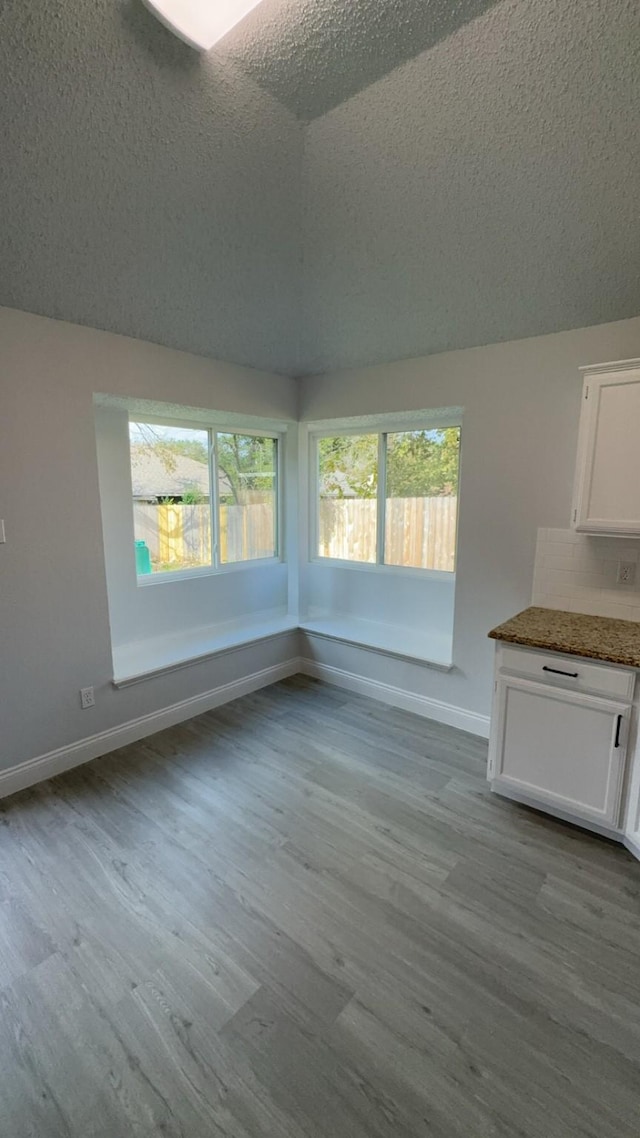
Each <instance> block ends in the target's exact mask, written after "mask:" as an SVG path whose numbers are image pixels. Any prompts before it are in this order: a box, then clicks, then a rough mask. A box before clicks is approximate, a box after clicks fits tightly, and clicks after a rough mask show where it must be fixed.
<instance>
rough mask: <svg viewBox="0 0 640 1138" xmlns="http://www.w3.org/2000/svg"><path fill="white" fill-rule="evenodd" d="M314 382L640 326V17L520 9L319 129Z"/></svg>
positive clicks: (457, 41)
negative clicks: (576, 331) (607, 325)
mask: <svg viewBox="0 0 640 1138" xmlns="http://www.w3.org/2000/svg"><path fill="white" fill-rule="evenodd" d="M304 180H305V190H304V198H305V223H304V263H305V265H306V266H307V274H306V319H305V321H304V329H305V336H306V339H305V344H304V351H303V358H304V361H305V365H306V367H307V368H308V370H309V371H313V372H323V371H327V370H330V369H333V368H340V367H350V366H357V365H360V364H363V363H379V362H383V361H385V360H392V359H398V358H400V357H408V356H423V355H427V354H431V353H434V352H442V351H447V350H449V349H453V348H464V347H471V346H474V345H478V344H487V343H494V342H498V341H501V340H510V339H518V338H520V337H527V336H536V335H540V334H543V333H548V332H556V331H560V330H563V329H567V328H576V327H581V326H585V325H589V324H598V323H603V322H605V321H610V320H616V319H622V318H624V317H629V316H635V315H637V314H638V313H639V312H640V210H639V203H640V4H639V3H638V0H504V2H503V3H500V4H498V5H496V6H494V7H492V8H489V9H487V11H486V12H485V13H484V14H483V15H482V16H480V17H479V18H478V19H476V20H474V21H473V23H470V24H466V25H464V26H463V27H461V28H459V29H458V31H457V32H455V33H454V34H453V35H451V36H449V38H448V39H446V40H442V41H440V42H439V43H437V44H435V45H434V46H433V47H432V48H431V49H430V50H429V51H427V52H424V53H423V54H422V55H420V56H419V57H417V58H416V59H414V60H411V61H410V62H408V63H406V64H405V65H404V66H403V67H400V68H398V69H396V70H395V71H393V72H392V73H391V74H389V75H387V76H386V77H384V78H383V79H381V80H380V81H379V82H378V83H376V84H374V85H373V86H370V87H368V88H367V89H366V90H364V91H362V92H361V93H360V94H358V95H356V96H354V98H352V99H351V100H349V102H347V103H344V104H342V105H341V106H339V107H337V108H335V109H334V110H333V111H331V112H330V113H329V114H327V115H325V116H324V117H323V118H320V119H316V120H315V121H314V122H312V123H311V124H310V125H309V127H308V128H307V132H306V138H305V164H304Z"/></svg>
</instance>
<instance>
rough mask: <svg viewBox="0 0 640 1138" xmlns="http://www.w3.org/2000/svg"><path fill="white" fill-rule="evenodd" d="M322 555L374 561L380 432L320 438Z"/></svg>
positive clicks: (319, 484)
mask: <svg viewBox="0 0 640 1138" xmlns="http://www.w3.org/2000/svg"><path fill="white" fill-rule="evenodd" d="M318 487H319V504H318V523H319V530H318V536H319V541H318V556H320V557H336V558H340V559H341V560H344V561H367V562H370V563H372V564H375V561H376V555H377V549H376V542H377V534H378V503H377V495H378V435H337V436H335V437H334V438H323V439H319V440H318Z"/></svg>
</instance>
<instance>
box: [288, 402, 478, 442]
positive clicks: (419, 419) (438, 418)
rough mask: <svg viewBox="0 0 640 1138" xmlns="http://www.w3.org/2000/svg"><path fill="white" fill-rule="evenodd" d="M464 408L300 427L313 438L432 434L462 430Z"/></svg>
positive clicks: (343, 418) (385, 413)
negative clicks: (398, 433) (412, 433)
mask: <svg viewBox="0 0 640 1138" xmlns="http://www.w3.org/2000/svg"><path fill="white" fill-rule="evenodd" d="M463 415H464V407H426V408H425V407H422V408H420V409H419V410H416V411H378V412H376V413H375V414H374V415H346V416H345V415H341V416H340V417H339V418H337V419H303V420H301V421H300V426H301V427H303V428H304V430H305V431H306V432H307V433H308V434H310V435H323V434H324V435H350V434H360V433H361V431H364V433H365V434H374V435H375V434H381V433H382V432H384V431H386V432H387V433H388V432H391V433H393V432H395V431H402V430H405V429H406V430H409V431H414V430H424V431H432V430H438V429H439V428H441V427H442V428H444V427H460V428H462V417H463Z"/></svg>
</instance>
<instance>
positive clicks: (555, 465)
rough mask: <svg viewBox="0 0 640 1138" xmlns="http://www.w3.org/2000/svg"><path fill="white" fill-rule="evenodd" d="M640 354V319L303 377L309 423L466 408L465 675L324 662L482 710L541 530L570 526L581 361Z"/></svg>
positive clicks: (329, 655)
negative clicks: (501, 627) (505, 623)
mask: <svg viewBox="0 0 640 1138" xmlns="http://www.w3.org/2000/svg"><path fill="white" fill-rule="evenodd" d="M639 354H640V317H639V318H635V319H632V320H625V321H619V322H616V323H613V324H604V325H600V326H598V327H594V328H585V329H579V330H577V331H573V332H562V333H558V334H556V335H552V336H544V337H538V338H535V339H529V340H519V341H512V342H510V343H506V344H498V345H492V346H490V347H483V348H472V349H469V350H467V351H461V352H448V353H445V354H443V355H438V356H430V357H425V358H423V359H414V360H406V361H402V362H399V363H393V364H385V365H381V366H377V367H370V368H362V369H358V370H353V371H343V372H334V373H331V374H328V375H324V376H321V377H313V378H309V379H305V380H303V381H301V391H300V413H301V418H302V419H303V420H305V421H306V420H315V419H327V418H335V417H340V416H349V415H364V414H379V413H382V412H385V411H386V412H390V411H400V410H402V411H410V410H415V409H418V408H423V407H438V406H449V405H452V404H456V405H460V406H462V407H463V408H464V419H463V437H462V463H461V485H460V517H459V531H458V568H457V580H456V611H455V628H454V645H453V658H454V665H455V667H454V670H453V671H452V672H451V673H449V674H443V673H440V672H436V671H434V670H432V669H428V668H425V667H422V666H417V665H413V664H405V663H402V662H399V661H393V660H390V659H388V658H383V657H380V656H377V655H376V654H375V653H371V652H363V651H361V650H360V649H357V648H352V647H348V646H344V645H336V644H331V643H330V642H328V641H320V640H319V639H318V638H308V643H307V649H306V651H307V654H308V653H313V655H314V657H315V658H316V659H317V660H320V661H322V662H324V663H326V664H329V665H332V666H334V667H339V668H342V669H344V670H346V671H351V672H355V673H357V674H359V675H362V676H367V677H369V678H371V679H376V680H381V681H383V682H385V683H388V684H391V685H393V686H398V687H402V688H405V689H406V690H409V691H413V692H415V693H417V694H421V695H425V696H428V697H429V698H432V699H437V700H440V701H443V702H445V703H449V704H452V705H454V706H457V707H462V708H464V709H465V710H468V711H472V712H474V713H477V714H480V715H488V714H489V707H490V689H491V664H492V648H493V646H492V644H491V643H490V642H489V641H488V640H487V632H488V631H489V629H490V628H491V627H493V626H494V625H496V624H497V623H499V622H500V621H502V620H504V619H506V618H507V617H509V616H511V615H513V614H514V613H516V612H518V611H519V610H520V609H523V608H525V607H526V606H527V605H528V604H530V600H531V586H532V577H533V566H534V554H535V545H536V534H537V529H538V527H539V526H547V527H551V526H555V527H561V526H566V525H568V524H569V515H570V508H571V494H572V484H573V472H574V463H575V451H576V442H577V430H578V417H579V412H580V392H581V389H582V380H581V377H580V375H579V374H578V370H577V369H578V367H579V366H580V365H581V364H589V363H597V362H599V361H603V360H616V359H624V358H629V357H632V356H637V355H639Z"/></svg>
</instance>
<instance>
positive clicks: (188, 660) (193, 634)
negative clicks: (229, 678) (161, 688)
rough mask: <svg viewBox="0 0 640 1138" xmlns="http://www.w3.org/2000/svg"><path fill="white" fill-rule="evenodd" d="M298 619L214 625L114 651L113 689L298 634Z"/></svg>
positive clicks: (270, 619)
mask: <svg viewBox="0 0 640 1138" xmlns="http://www.w3.org/2000/svg"><path fill="white" fill-rule="evenodd" d="M298 627H299V625H298V620H297V618H296V617H293V616H288V615H285V616H275V617H270V618H266V619H263V620H257V621H255V622H253V623H251V624H250V623H245V624H242V625H239V624H235V625H224V624H219V625H211V626H209V627H207V628H198V629H190V630H189V631H188V632H184V633H181V634H179V635H175V634H172V635H170V636H157V637H154V638H153V639H150V640H141V641H138V642H137V643H135V644H124V645H122V646H121V647H119V648H115V647H114V649H113V680H112V683H113V686H114V687H115V688H125V687H129V686H130V685H131V684H137V683H141V682H142V681H143V680H148V679H152V678H153V677H154V676H160V675H163V674H165V673H167V672H173V671H176V670H177V669H178V668H187V667H189V666H190V665H191V664H199V663H201V662H202V661H203V660H208V659H210V658H211V657H213V656H219V655H221V654H222V653H223V652H233V651H234V650H235V649H236V648H244V647H246V646H247V645H249V644H257V643H258V642H259V641H261V640H270V639H271V638H272V637H274V636H282V635H284V634H285V633H287V632H294V631H295V630H296V629H297V628H298Z"/></svg>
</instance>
